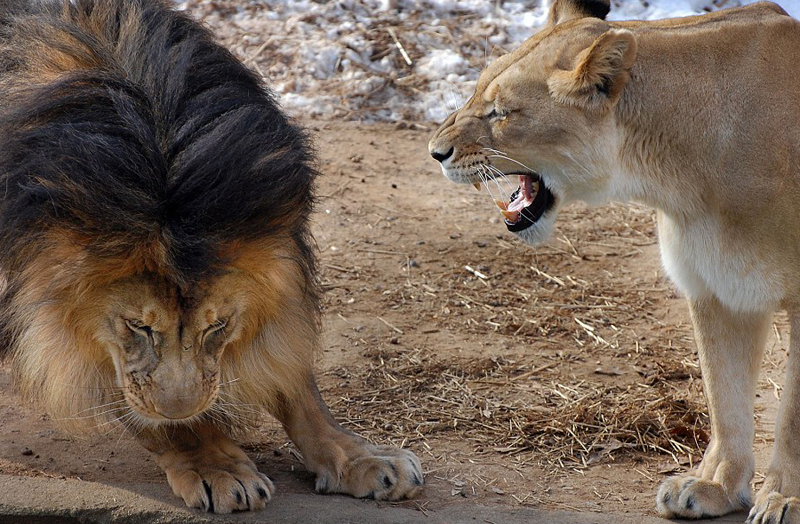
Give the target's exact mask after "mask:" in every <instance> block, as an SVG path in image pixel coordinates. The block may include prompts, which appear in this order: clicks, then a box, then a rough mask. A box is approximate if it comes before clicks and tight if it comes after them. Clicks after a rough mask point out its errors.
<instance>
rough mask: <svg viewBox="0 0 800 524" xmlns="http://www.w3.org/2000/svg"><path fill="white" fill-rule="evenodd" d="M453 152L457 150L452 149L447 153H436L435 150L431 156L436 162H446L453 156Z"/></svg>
mask: <svg viewBox="0 0 800 524" xmlns="http://www.w3.org/2000/svg"><path fill="white" fill-rule="evenodd" d="M453 151H455V148H453V147H451V148H450V151H448V152H446V153H441V152H439V151H436V150H435V149H434V150H432V151H431V156H432V157H433V159H434V160H436V161H438V162H444V161H445V160H447V159H448V158H450V157H451V156H453Z"/></svg>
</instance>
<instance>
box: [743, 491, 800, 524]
mask: <svg viewBox="0 0 800 524" xmlns="http://www.w3.org/2000/svg"><path fill="white" fill-rule="evenodd" d="M747 523H748V524H800V498H797V497H784V496H783V495H781V494H780V493H778V492H777V491H773V492H771V493H769V494H767V495H766V496H762V495H759V497H758V498H757V499H756V503H755V505H754V506H753V508H752V509H751V510H750V515H748V517H747Z"/></svg>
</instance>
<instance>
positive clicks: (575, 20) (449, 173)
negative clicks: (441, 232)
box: [428, 0, 636, 244]
mask: <svg viewBox="0 0 800 524" xmlns="http://www.w3.org/2000/svg"><path fill="white" fill-rule="evenodd" d="M608 11H609V2H607V1H604V0H556V1H555V2H554V3H553V5H552V7H551V11H550V17H549V22H548V25H547V26H545V27H544V28H543V29H542V30H541V31H539V32H538V33H537V34H535V35H534V36H532V37H531V38H530V39H529V40H527V41H526V42H525V43H524V44H523V45H522V46H521V47H520V48H519V49H517V50H515V51H514V52H512V53H510V54H507V55H505V56H502V57H500V58H498V59H497V60H496V61H495V62H493V63H492V64H491V65H490V66H489V67H488V68H487V69H486V70H485V71H483V73H482V74H481V76H480V78H479V80H478V84H477V87H476V89H475V93H474V95H473V96H472V98H471V99H470V100H469V101H468V102H467V103H466V105H464V107H462V108H461V109H459V110H458V111H456V112H455V113H453V114H451V115H450V116H449V117H448V118H447V120H446V121H445V122H444V123H443V124H442V126H441V127H440V128H439V129H438V130H437V131H436V133H435V134H434V136H433V138H431V140H430V143H429V146H428V147H429V151H430V153H431V155H432V156H433V157H434V158H435V159H436V160H437V161H439V162H441V167H442V171H443V172H444V174H445V176H446V177H448V178H449V179H451V180H453V181H454V182H459V183H471V184H485V185H486V187H487V188H488V189H489V191H490V192H491V193H493V194H494V196H495V198H497V199H498V200H499V201H498V202H497V203H498V205H499V206H500V207H501V209H503V214H504V215H505V217H506V225H507V227H508V228H509V230H511V231H514V232H516V233H517V234H518V235H519V236H520V237H521V238H523V239H524V240H525V241H526V242H529V243H532V244H535V243H537V242H540V241H543V240H545V239H546V238H547V237H548V236H549V235H550V232H551V231H552V228H553V224H554V222H555V218H556V214H557V213H558V209H559V208H560V207H561V206H563V205H564V204H565V203H567V202H571V201H574V200H589V201H596V200H599V199H603V198H604V197H605V196H606V195H607V194H609V193H611V192H612V191H611V189H612V188H611V187H610V186H611V184H612V183H613V181H612V178H611V171H612V170H613V166H612V165H609V164H608V162H607V159H608V158H610V157H612V156H613V154H610V152H613V151H616V150H617V149H616V148H617V147H618V144H617V140H618V139H619V134H618V132H617V126H616V123H615V114H614V107H615V105H616V104H617V102H618V101H619V99H620V97H621V95H622V93H623V90H624V88H625V85H626V83H627V82H628V79H629V69H630V68H631V66H632V65H633V63H634V61H635V58H636V40H635V38H634V36H633V34H632V33H631V32H629V31H626V30H624V29H612V28H611V27H610V25H609V24H608V23H606V22H605V21H604V20H603V18H605V15H606V14H607V13H608ZM504 177H508V178H510V179H513V180H514V185H516V183H517V181H519V189H518V190H517V191H515V192H513V194H509V193H512V191H509V190H507V189H505V188H506V187H507V186H506V184H507V182H505V181H503V180H502V179H503V178H504ZM498 193H503V194H502V195H498Z"/></svg>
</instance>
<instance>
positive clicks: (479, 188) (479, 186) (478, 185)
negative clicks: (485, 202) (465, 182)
mask: <svg viewBox="0 0 800 524" xmlns="http://www.w3.org/2000/svg"><path fill="white" fill-rule="evenodd" d="M472 185H473V186H475V189H477V190H478V191H480V190H481V185H480V184H479V183H477V182H473V183H472Z"/></svg>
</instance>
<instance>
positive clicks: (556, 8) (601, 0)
mask: <svg viewBox="0 0 800 524" xmlns="http://www.w3.org/2000/svg"><path fill="white" fill-rule="evenodd" d="M610 10H611V1H610V0H553V3H552V4H551V5H550V15H549V16H548V17H547V22H548V23H549V24H550V25H556V24H560V23H561V22H566V21H567V20H575V19H576V18H586V17H587V16H593V17H595V18H600V19H602V20H605V19H606V15H608V12H609V11H610Z"/></svg>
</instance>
